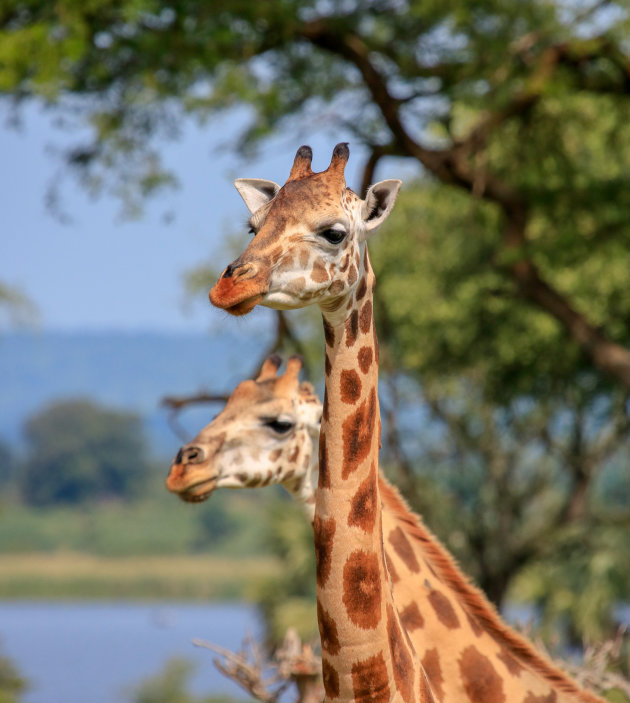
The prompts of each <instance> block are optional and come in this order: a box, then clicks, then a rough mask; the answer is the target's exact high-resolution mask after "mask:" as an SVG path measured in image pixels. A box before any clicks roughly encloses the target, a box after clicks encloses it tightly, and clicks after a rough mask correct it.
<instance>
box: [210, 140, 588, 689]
mask: <svg viewBox="0 0 630 703" xmlns="http://www.w3.org/2000/svg"><path fill="white" fill-rule="evenodd" d="M346 158H347V148H344V147H343V145H338V147H336V149H335V152H334V154H333V160H332V161H331V165H330V167H329V169H328V170H327V171H325V172H322V173H319V174H313V173H312V172H311V171H310V150H308V149H307V148H305V147H302V148H301V149H300V150H299V151H298V154H297V156H296V161H295V163H294V167H293V170H292V176H291V177H290V180H289V181H288V182H287V184H285V186H284V187H283V188H279V186H277V185H276V184H273V183H270V182H268V181H259V180H258V181H247V180H240V181H237V188H238V189H239V191H240V192H241V195H242V196H243V198H244V200H245V202H246V204H247V205H248V207H249V208H250V210H251V211H252V218H251V221H250V222H251V224H252V227H253V228H254V230H255V232H256V236H255V238H254V239H253V241H252V243H251V244H250V245H249V247H248V248H247V249H246V251H245V252H244V253H243V254H242V255H241V256H240V257H239V258H238V259H237V260H236V261H235V262H233V263H232V264H231V265H230V266H229V267H228V268H227V269H226V271H225V272H224V274H223V275H222V277H221V279H220V280H219V282H218V283H217V284H216V286H215V287H214V288H213V290H212V291H211V296H210V297H211V300H212V302H213V303H215V304H216V305H219V306H220V307H223V308H224V309H227V310H228V311H229V312H231V313H233V314H237V315H238V314H245V313H247V312H249V310H251V309H252V308H253V307H254V306H255V305H256V304H259V303H261V304H264V305H268V306H270V307H276V308H282V309H284V308H292V307H302V306H304V305H305V304H318V305H319V306H320V309H321V311H322V315H323V319H324V337H325V342H326V357H325V372H326V395H325V398H324V407H323V422H322V433H321V437H320V450H319V491H318V500H317V507H316V514H315V523H314V527H315V543H316V551H317V557H318V558H317V563H318V574H317V577H318V615H319V622H320V632H321V635H322V641H323V642H326V643H327V644H326V647H325V651H324V657H323V673H324V680H325V685H326V692H327V699H329V700H335V701H341V700H344V701H345V700H357V699H359V698H364V697H367V698H368V699H370V700H372V699H373V700H393V699H397V700H404V701H406V702H408V701H410V700H416V699H417V700H432V699H433V696H435V697H436V698H437V699H438V700H441V701H474V702H476V701H482V700H483V701H489V703H495V702H499V701H504V700H506V701H516V702H517V703H540V702H541V701H547V703H556V702H558V703H562V702H568V701H584V702H585V703H586V702H589V703H594V702H595V701H601V699H599V698H597V697H596V696H594V695H592V694H590V693H588V692H585V691H583V690H582V689H580V688H579V687H578V686H577V684H575V682H573V681H572V680H571V679H569V678H568V677H567V676H565V675H564V674H563V673H561V672H560V671H559V670H557V669H556V668H555V667H553V666H552V665H551V664H550V663H549V662H548V661H547V660H545V659H544V658H542V657H541V656H540V655H538V654H537V653H536V652H535V650H534V649H533V648H532V647H531V645H529V643H527V642H525V641H524V640H523V639H522V638H520V637H519V636H518V635H517V634H516V633H514V632H513V631H511V630H510V629H509V628H507V627H506V626H505V624H504V623H502V621H501V620H500V618H499V617H498V615H497V614H496V612H495V611H494V610H493V608H492V607H491V606H490V605H489V604H488V603H487V601H486V600H485V599H484V598H483V596H482V595H481V594H480V592H478V591H477V590H476V589H475V588H474V587H472V586H471V585H470V584H469V583H468V581H467V580H466V579H465V578H464V577H463V576H462V575H461V572H459V570H458V569H457V567H456V566H455V564H454V563H453V561H452V559H451V558H450V556H449V555H448V554H447V553H446V551H445V550H444V549H443V548H442V547H441V546H440V545H439V543H438V542H437V540H435V538H434V537H433V536H432V535H431V534H430V533H429V532H428V531H427V530H426V528H425V527H424V526H423V525H422V524H421V522H420V521H419V519H418V518H417V517H416V516H413V515H412V514H411V513H410V511H409V510H408V508H407V506H406V505H405V504H404V502H403V501H402V499H401V498H400V496H399V495H398V494H397V493H396V491H395V490H394V489H392V488H391V486H389V485H388V484H387V483H386V482H384V481H383V480H382V479H381V478H378V480H374V479H373V478H372V476H374V475H375V474H376V471H377V467H378V460H377V453H378V434H379V431H380V420H379V413H378V400H377V394H376V383H377V373H378V368H377V367H378V341H377V338H376V331H375V328H374V323H373V312H372V291H373V283H374V278H373V274H372V271H371V268H370V265H369V259H368V256H367V250H366V247H365V239H366V236H367V230H369V229H371V228H372V227H373V226H374V225H377V224H379V223H380V221H381V220H382V219H384V217H385V216H386V215H387V212H388V211H389V209H391V205H392V203H393V198H392V197H391V193H392V190H395V189H393V188H392V183H391V182H390V183H389V184H388V183H387V182H385V183H384V184H377V186H373V188H372V189H371V190H370V191H369V193H368V196H367V198H366V201H362V200H360V199H359V198H358V197H357V196H356V195H355V194H354V193H353V192H352V191H350V190H349V189H347V188H345V183H344V181H343V165H344V164H345V159H346ZM296 174H299V175H296ZM394 195H395V193H394ZM335 232H337V234H339V233H340V235H339V236H337V235H335ZM372 486H374V489H373V490H372ZM370 491H372V500H370V499H369V496H368V494H369V493H370ZM381 506H382V507H383V509H381ZM381 526H382V527H381ZM381 530H382V534H383V535H384V536H385V544H384V545H383V541H382V538H381ZM401 534H402V538H401ZM385 564H387V566H386V565H385ZM390 579H391V581H390ZM392 586H393V592H394V597H393V598H392V595H391V594H392V590H391V589H392ZM361 600H363V603H365V602H369V603H371V604H375V603H376V602H377V601H378V603H379V607H378V608H377V607H375V608H374V611H378V612H371V613H369V614H368V613H367V610H368V608H365V607H362V603H361ZM401 625H402V627H401ZM364 632H368V633H369V634H370V636H369V637H367V638H366V637H365V635H364V634H363V633H364ZM410 640H412V641H410ZM414 650H415V651H414ZM368 664H369V666H368ZM422 667H424V669H422ZM425 672H426V674H428V676H429V679H430V681H431V686H432V691H431V690H430V689H428V688H427V686H426V679H425Z"/></svg>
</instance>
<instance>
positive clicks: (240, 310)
mask: <svg viewBox="0 0 630 703" xmlns="http://www.w3.org/2000/svg"><path fill="white" fill-rule="evenodd" d="M262 299H263V296H262V295H254V296H252V297H251V298H246V299H245V300H242V301H241V302H240V303H236V305H231V306H230V307H227V308H223V309H224V310H225V311H226V312H229V313H230V315H234V316H235V317H240V316H241V315H247V313H248V312H251V311H252V310H253V309H254V308H255V307H256V306H257V305H258V303H260V302H261V300H262Z"/></svg>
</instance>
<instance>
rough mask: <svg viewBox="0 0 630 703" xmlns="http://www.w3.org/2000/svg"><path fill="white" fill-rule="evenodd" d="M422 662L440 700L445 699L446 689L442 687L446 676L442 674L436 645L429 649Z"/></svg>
mask: <svg viewBox="0 0 630 703" xmlns="http://www.w3.org/2000/svg"><path fill="white" fill-rule="evenodd" d="M421 664H422V668H423V669H424V670H425V672H426V675H427V678H428V679H429V681H430V682H431V688H433V690H434V691H435V695H436V696H437V697H438V700H440V701H442V700H444V689H443V688H442V684H443V683H444V677H443V676H442V668H441V667H440V655H439V654H438V650H437V648H436V647H434V648H433V649H427V651H426V653H425V655H424V657H423V658H422V662H421Z"/></svg>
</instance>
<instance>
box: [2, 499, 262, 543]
mask: <svg viewBox="0 0 630 703" xmlns="http://www.w3.org/2000/svg"><path fill="white" fill-rule="evenodd" d="M269 499H273V496H271V492H269V493H268V494H266V495H264V496H261V494H260V493H258V494H257V495H256V494H255V493H254V492H253V491H252V492H245V491H239V492H236V491H224V492H223V493H218V494H217V495H216V496H213V497H212V498H211V499H210V500H209V501H207V502H206V503H203V504H201V505H191V504H187V503H183V502H182V501H180V500H178V499H176V498H175V497H174V496H171V495H169V494H167V493H166V492H165V491H164V493H163V494H162V493H160V494H158V495H157V496H155V497H149V498H146V499H144V500H141V501H135V502H110V503H97V504H94V505H90V506H83V507H61V506H59V507H57V506H55V507H46V508H32V507H28V506H24V505H8V504H4V505H2V504H0V554H10V553H18V554H22V553H25V552H47V551H59V550H65V551H73V552H88V553H90V554H99V555H103V556H131V555H148V554H154V555H165V554H190V553H193V552H211V553H213V554H230V555H237V556H247V555H249V554H260V553H261V552H263V553H265V551H266V550H265V547H264V543H263V541H262V538H261V525H264V524H265V522H266V513H267V505H268V500H269Z"/></svg>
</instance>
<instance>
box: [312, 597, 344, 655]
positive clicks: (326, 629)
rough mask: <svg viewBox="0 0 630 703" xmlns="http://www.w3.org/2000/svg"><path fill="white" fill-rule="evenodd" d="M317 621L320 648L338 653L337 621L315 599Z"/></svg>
mask: <svg viewBox="0 0 630 703" xmlns="http://www.w3.org/2000/svg"><path fill="white" fill-rule="evenodd" d="M317 623H318V625H319V636H320V639H321V643H322V649H323V650H324V651H326V652H328V654H333V655H335V654H339V650H340V645H339V635H338V633H337V623H336V622H335V621H334V620H333V618H331V617H330V615H329V613H328V611H327V610H325V609H324V607H323V606H322V604H321V603H320V602H319V598H318V599H317Z"/></svg>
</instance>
